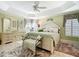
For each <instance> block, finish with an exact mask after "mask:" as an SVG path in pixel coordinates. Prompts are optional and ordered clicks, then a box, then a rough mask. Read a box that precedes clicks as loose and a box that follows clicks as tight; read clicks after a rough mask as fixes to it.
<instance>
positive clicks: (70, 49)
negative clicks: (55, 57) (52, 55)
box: [55, 42, 79, 57]
mask: <svg viewBox="0 0 79 59" xmlns="http://www.w3.org/2000/svg"><path fill="white" fill-rule="evenodd" d="M55 50H56V51H60V52H63V53H66V54H70V55H73V56H76V57H79V49H77V48H75V46H74V45H73V44H69V43H63V42H61V44H60V46H59V47H57V48H56V49H55Z"/></svg>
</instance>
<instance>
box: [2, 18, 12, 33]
mask: <svg viewBox="0 0 79 59" xmlns="http://www.w3.org/2000/svg"><path fill="white" fill-rule="evenodd" d="M10 29H11V20H10V19H8V18H4V19H3V32H10Z"/></svg>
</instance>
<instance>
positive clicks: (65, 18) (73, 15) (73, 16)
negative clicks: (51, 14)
mask: <svg viewBox="0 0 79 59" xmlns="http://www.w3.org/2000/svg"><path fill="white" fill-rule="evenodd" d="M68 19H78V22H79V13H76V14H68V15H64V22H63V26H65V23H66V20H68Z"/></svg>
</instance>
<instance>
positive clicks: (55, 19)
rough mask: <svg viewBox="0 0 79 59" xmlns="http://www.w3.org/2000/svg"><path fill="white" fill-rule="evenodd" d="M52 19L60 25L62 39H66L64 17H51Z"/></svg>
mask: <svg viewBox="0 0 79 59" xmlns="http://www.w3.org/2000/svg"><path fill="white" fill-rule="evenodd" d="M51 18H52V19H53V22H55V23H56V24H58V25H59V26H60V34H61V38H64V27H63V20H64V16H63V15H59V16H54V17H51Z"/></svg>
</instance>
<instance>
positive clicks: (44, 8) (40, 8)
mask: <svg viewBox="0 0 79 59" xmlns="http://www.w3.org/2000/svg"><path fill="white" fill-rule="evenodd" d="M38 8H40V9H46V7H38Z"/></svg>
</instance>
